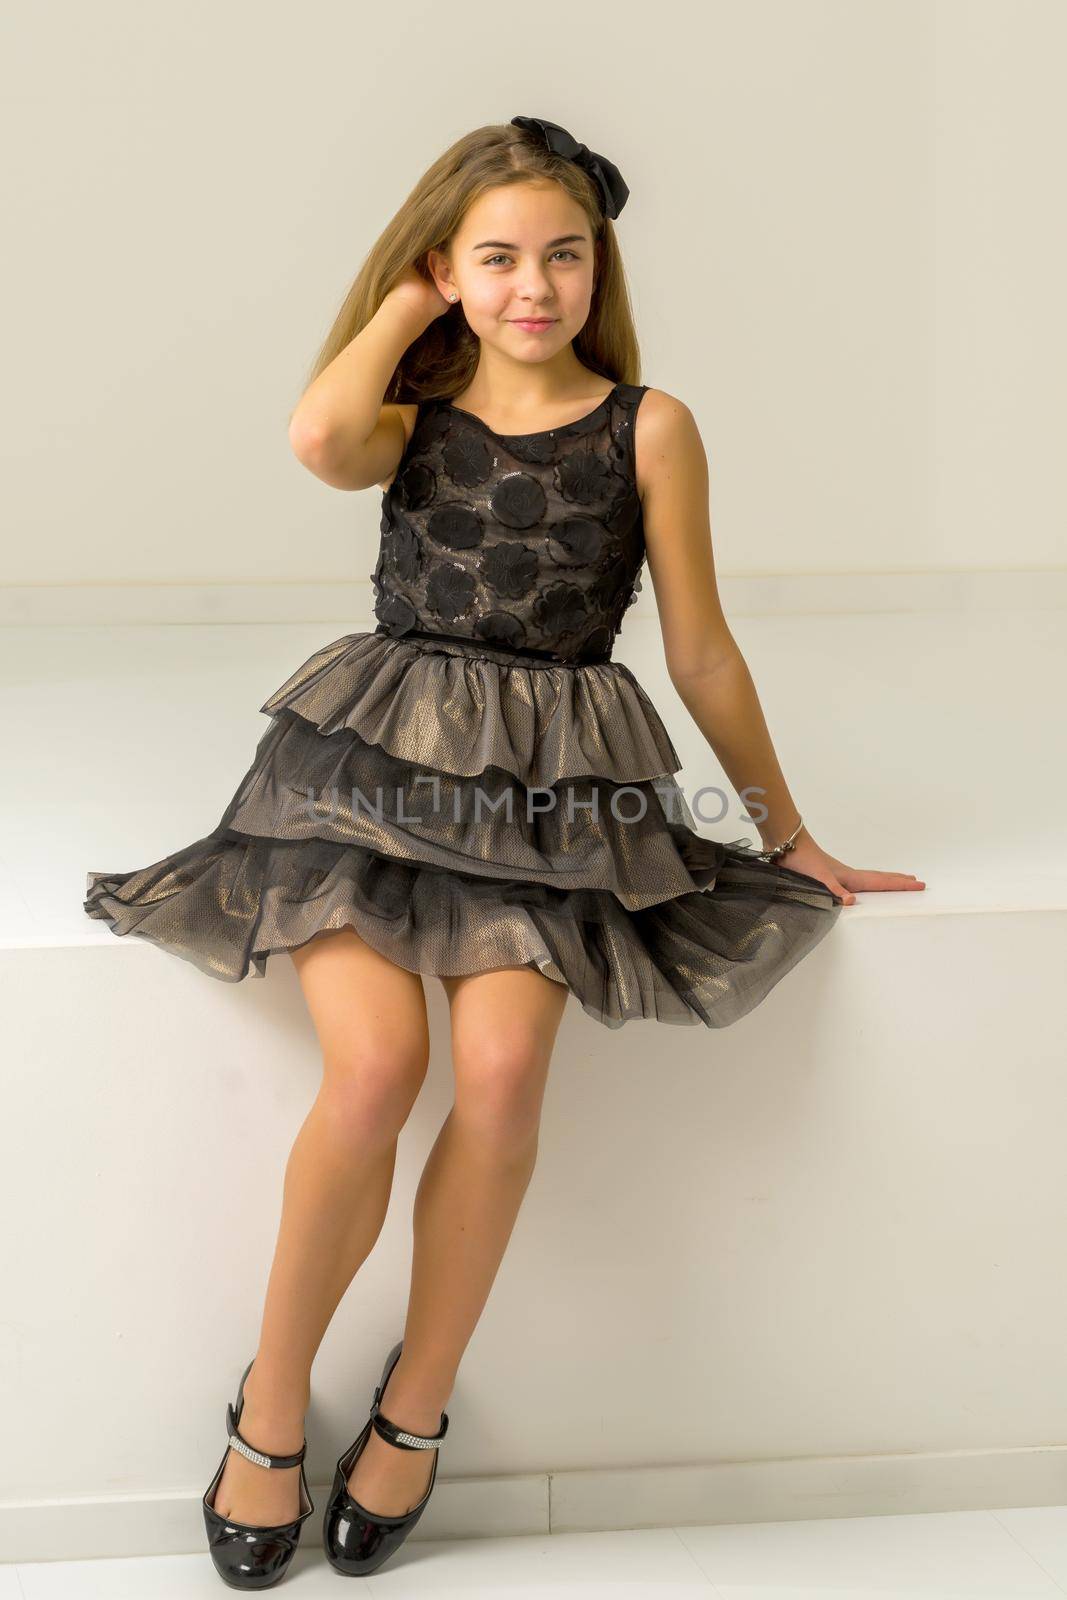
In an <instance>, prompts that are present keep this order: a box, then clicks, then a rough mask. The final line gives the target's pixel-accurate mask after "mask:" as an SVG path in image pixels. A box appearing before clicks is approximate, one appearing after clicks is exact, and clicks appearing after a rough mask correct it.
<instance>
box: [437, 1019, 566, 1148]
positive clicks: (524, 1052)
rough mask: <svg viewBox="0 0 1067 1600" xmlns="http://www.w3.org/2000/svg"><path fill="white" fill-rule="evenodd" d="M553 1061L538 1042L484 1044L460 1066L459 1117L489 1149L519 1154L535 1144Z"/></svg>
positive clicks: (516, 1040)
mask: <svg viewBox="0 0 1067 1600" xmlns="http://www.w3.org/2000/svg"><path fill="white" fill-rule="evenodd" d="M547 1070H548V1061H547V1059H546V1058H545V1050H544V1045H543V1043H542V1042H541V1041H539V1040H538V1039H537V1038H535V1037H532V1036H531V1037H523V1036H521V1035H520V1036H514V1035H513V1036H512V1037H511V1038H510V1039H506V1040H496V1041H494V1042H490V1041H485V1042H484V1043H483V1044H481V1045H479V1046H478V1047H477V1048H476V1049H474V1050H466V1051H464V1053H463V1055H462V1057H461V1058H460V1059H458V1060H457V1062H456V1066H455V1076H456V1115H457V1116H458V1117H459V1119H460V1120H461V1121H462V1122H463V1124H464V1125H465V1126H467V1127H470V1128H474V1129H476V1130H477V1132H478V1134H479V1136H480V1137H481V1138H482V1140H483V1141H484V1143H485V1144H486V1145H487V1146H491V1147H492V1148H493V1149H494V1150H496V1151H498V1152H500V1153H509V1152H511V1153H514V1154H520V1153H524V1152H526V1151H527V1150H528V1148H529V1146H530V1145H531V1144H534V1143H536V1140H537V1133H538V1129H539V1127H540V1123H541V1106H542V1103H543V1100H544V1091H545V1081H546V1075H547Z"/></svg>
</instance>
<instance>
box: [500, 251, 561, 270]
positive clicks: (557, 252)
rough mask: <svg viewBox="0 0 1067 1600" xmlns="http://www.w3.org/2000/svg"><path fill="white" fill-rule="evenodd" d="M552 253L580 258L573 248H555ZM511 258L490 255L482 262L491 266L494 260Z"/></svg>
mask: <svg viewBox="0 0 1067 1600" xmlns="http://www.w3.org/2000/svg"><path fill="white" fill-rule="evenodd" d="M552 254H553V255H556V256H570V258H571V260H572V261H577V259H578V257H577V256H576V255H575V253H574V251H573V250H553V252H552ZM510 260H511V257H510V256H505V255H496V256H490V257H489V258H488V260H486V261H483V262H482V266H483V267H491V266H492V265H493V262H494V261H510Z"/></svg>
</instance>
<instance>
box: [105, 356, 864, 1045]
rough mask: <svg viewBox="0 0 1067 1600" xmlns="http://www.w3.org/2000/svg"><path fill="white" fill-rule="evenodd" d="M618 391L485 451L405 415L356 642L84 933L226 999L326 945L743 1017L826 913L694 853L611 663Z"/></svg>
mask: <svg viewBox="0 0 1067 1600" xmlns="http://www.w3.org/2000/svg"><path fill="white" fill-rule="evenodd" d="M643 393H644V389H643V388H641V387H639V386H635V385H626V384H618V385H616V387H615V389H614V390H613V391H612V392H611V394H610V395H609V396H608V397H607V398H606V399H605V400H604V401H603V402H602V403H601V405H600V406H599V407H597V409H596V410H595V411H594V412H592V413H590V415H589V416H587V417H586V418H583V419H582V420H581V421H580V422H578V423H574V424H571V425H570V427H568V428H561V429H553V430H550V431H548V432H545V433H540V434H529V435H524V436H522V437H521V438H517V437H516V438H507V439H505V438H502V437H501V436H499V435H496V434H494V433H492V432H491V431H490V430H489V429H488V428H487V427H486V426H485V424H484V423H482V422H480V421H479V420H478V419H477V418H473V417H469V416H468V414H467V413H465V412H461V411H459V410H457V409H456V408H455V407H452V406H450V405H448V404H447V403H445V402H430V403H429V404H428V405H426V406H423V407H421V408H420V411H419V415H418V418H417V421H416V426H415V428H414V431H413V433H412V436H411V439H410V441H409V445H408V449H407V451H406V452H405V455H404V458H403V460H402V461H401V463H400V466H399V469H398V472H397V474H396V476H395V478H394V480H393V483H392V484H391V485H390V488H389V490H388V491H387V492H386V494H385V496H384V497H383V502H382V505H383V516H382V538H381V548H380V551H379V558H378V564H377V566H376V568H375V572H374V574H373V576H374V582H375V592H376V616H377V619H378V625H377V627H376V629H375V631H374V632H373V633H355V634H348V635H345V636H344V637H343V638H340V639H336V640H334V641H332V642H331V643H330V644H327V645H324V646H323V647H322V648H321V649H320V650H318V651H316V652H315V654H314V655H312V656H311V657H310V658H309V659H308V660H307V661H305V662H303V663H302V664H301V665H300V666H299V667H297V669H296V670H295V671H294V672H293V673H292V674H291V675H290V677H289V678H288V679H287V680H286V681H285V682H284V683H283V684H281V686H280V687H279V688H278V689H276V690H275V691H274V692H273V693H272V694H271V695H270V696H268V698H267V700H266V701H265V702H264V703H263V705H262V707H261V710H262V711H263V712H264V714H265V715H267V716H268V717H269V719H270V721H269V724H268V726H267V728H266V730H265V732H264V734H263V736H262V738H261V739H260V741H259V744H258V747H257V749H256V751H255V753H254V756H253V759H252V761H251V764H250V766H249V768H248V770H247V772H246V773H245V775H244V777H243V779H242V780H241V783H240V784H239V785H238V787H237V789H236V791H235V793H234V795H233V798H232V800H231V801H230V804H229V805H228V807H227V808H226V811H225V813H224V814H223V816H222V818H221V819H220V821H219V823H218V825H217V826H216V827H215V828H214V829H213V830H212V831H211V832H210V833H208V834H206V835H205V836H204V837H203V838H202V839H198V840H196V841H195V842H193V843H192V844H189V845H186V846H185V847H184V848H182V849H179V850H177V851H175V852H174V853H173V854H171V855H168V856H166V857H164V858H163V860H161V861H158V862H156V863H154V864H153V865H151V866H148V867H142V868H139V869H137V870H135V871H130V872H111V873H104V872H90V873H89V874H88V876H87V894H86V898H85V901H84V909H85V911H86V913H87V914H88V915H89V916H91V917H94V918H97V919H100V920H103V921H105V922H106V923H107V924H108V926H109V927H110V929H111V931H112V932H114V933H115V934H117V935H119V936H124V935H127V934H135V935H137V936H139V937H141V938H143V939H145V940H147V941H148V942H150V943H154V944H156V945H157V946H159V947H160V948H162V949H164V950H167V951H169V952H171V953H172V954H175V955H178V956H180V957H182V958H184V959H186V960H188V961H190V962H192V963H193V964H194V965H196V966H197V967H199V968H200V969H201V970H202V971H204V972H206V973H207V974H209V975H210V976H213V977H216V978H220V979H223V980H225V981H230V982H235V981H239V980H240V979H242V978H244V977H245V976H246V975H248V973H249V972H250V971H251V972H254V973H255V974H256V975H257V976H263V975H264V973H265V971H266V967H267V962H268V958H269V956H270V955H271V954H273V953H275V952H279V951H287V950H291V949H294V948H295V947H296V946H297V945H301V944H304V943H305V942H306V941H307V940H309V939H311V938H313V937H315V936H316V935H317V934H319V933H324V932H327V931H330V930H334V929H339V928H343V927H350V928H354V929H355V931H356V932H357V933H358V934H359V935H360V936H361V937H362V938H363V939H365V940H366V941H367V942H368V943H369V944H371V945H372V946H373V947H374V948H375V949H377V950H379V951H380V952H381V953H382V954H384V955H386V956H388V957H389V958H390V959H391V960H393V961H395V962H396V963H398V964H399V965H400V966H403V967H406V968H407V969H409V970H410V971H414V972H422V973H426V974H436V975H439V976H457V975H460V974H463V973H476V972H485V971H488V970H490V969H492V968H498V967H505V966H531V967H534V968H536V969H537V970H539V971H541V972H542V973H544V974H545V976H546V977H548V978H550V979H552V980H553V981H555V982H558V983H562V984H564V985H566V986H567V987H568V988H569V989H570V990H571V991H572V993H573V994H574V995H575V996H576V998H577V1000H578V1001H579V1003H580V1004H581V1006H582V1007H583V1009H584V1010H585V1011H586V1012H587V1013H588V1014H589V1015H590V1016H592V1017H593V1018H595V1019H596V1020H597V1021H598V1022H601V1023H603V1024H605V1025H606V1026H607V1027H611V1028H615V1027H619V1026H621V1025H622V1024H623V1023H625V1022H627V1021H630V1020H633V1019H638V1018H648V1019H653V1020H655V1021H659V1022H668V1023H680V1024H690V1025H691V1024H695V1023H703V1024H704V1025H705V1026H707V1027H725V1026H727V1025H729V1024H730V1023H732V1022H734V1021H736V1020H737V1019H738V1018H740V1017H742V1016H744V1015H745V1014H746V1013H747V1012H748V1011H750V1010H751V1009H752V1008H753V1007H754V1006H755V1005H757V1004H758V1003H759V1002H760V1000H762V999H763V997H764V996H765V995H766V994H767V993H768V991H769V990H770V989H771V988H772V987H773V986H774V985H775V984H776V983H777V982H779V980H780V979H781V978H783V977H784V976H785V974H786V973H787V972H789V971H790V970H791V969H792V967H794V966H795V965H796V963H797V962H798V961H800V960H801V959H802V957H803V956H804V955H805V954H806V953H807V952H808V951H809V950H810V949H811V948H812V947H813V946H814V945H815V944H816V943H818V941H819V940H821V939H822V938H823V937H824V936H825V935H826V934H827V932H828V931H829V929H830V927H831V926H832V925H833V922H834V920H835V919H836V916H837V914H838V912H839V910H840V906H841V901H840V900H839V899H838V898H837V897H836V896H834V895H833V894H832V893H831V892H830V890H828V889H827V888H826V887H825V885H823V884H822V883H820V882H818V880H816V879H814V878H810V877H807V876H806V875H804V874H803V873H798V872H794V871H792V870H790V869H789V868H788V867H785V866H783V865H780V864H779V865H770V864H767V863H765V862H761V861H759V860H758V859H755V858H754V853H753V847H752V846H751V845H749V843H748V842H747V841H745V840H734V841H732V842H730V843H724V842H721V841H719V840H715V839H710V838H708V837H706V836H704V835H701V834H699V833H698V832H697V831H696V826H695V822H694V819H693V816H692V814H691V812H690V810H689V806H688V804H687V802H686V799H685V796H684V793H683V791H682V788H681V786H680V785H679V783H678V781H677V778H676V777H675V774H676V773H677V772H678V771H679V770H680V767H681V762H680V760H679V757H678V754H677V751H676V750H675V748H674V745H673V743H672V742H671V739H670V736H669V734H668V732H667V730H666V728H665V727H664V725H663V722H662V720H661V718H660V716H659V714H658V712H657V711H656V708H655V706H654V705H653V704H652V702H651V701H650V700H649V698H648V696H647V695H646V693H645V691H644V690H643V689H642V687H641V685H640V684H639V683H638V681H637V679H636V678H635V677H634V675H633V674H632V673H631V672H630V671H629V670H628V669H627V668H626V667H625V666H623V665H622V664H621V663H619V662H614V661H612V660H611V649H612V646H613V643H614V640H615V637H616V636H617V633H618V630H619V627H620V625H621V621H622V617H623V614H624V613H625V610H626V608H627V606H628V605H629V604H630V603H631V601H632V600H633V598H634V594H635V586H636V585H637V584H638V583H639V573H640V568H641V565H642V563H643V560H644V535H643V528H642V522H641V504H640V499H639V497H638V495H637V492H636V483H635V475H634V465H633V437H634V434H633V430H634V420H635V415H636V412H637V408H638V405H639V403H640V400H641V396H642V395H643Z"/></svg>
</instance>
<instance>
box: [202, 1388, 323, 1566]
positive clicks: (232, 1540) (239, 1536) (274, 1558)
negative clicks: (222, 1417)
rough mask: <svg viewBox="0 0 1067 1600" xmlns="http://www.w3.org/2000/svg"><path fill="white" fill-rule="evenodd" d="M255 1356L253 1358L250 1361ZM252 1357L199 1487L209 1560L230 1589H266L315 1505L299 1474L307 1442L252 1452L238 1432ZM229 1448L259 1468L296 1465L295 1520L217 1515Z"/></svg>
mask: <svg viewBox="0 0 1067 1600" xmlns="http://www.w3.org/2000/svg"><path fill="white" fill-rule="evenodd" d="M254 1360H255V1357H254V1356H253V1358H252V1361H254ZM252 1361H250V1362H249V1363H248V1365H247V1367H246V1368H245V1370H244V1372H243V1373H242V1374H241V1384H240V1387H239V1388H238V1390H237V1403H236V1405H232V1406H230V1405H228V1406H227V1407H226V1432H227V1433H228V1434H229V1436H230V1439H229V1443H228V1444H227V1446H226V1449H225V1450H224V1451H223V1453H222V1460H221V1461H220V1462H219V1470H218V1471H217V1472H216V1474H215V1476H214V1477H213V1478H212V1480H211V1482H210V1484H209V1485H208V1487H207V1489H206V1490H205V1491H204V1499H203V1507H204V1526H205V1527H206V1529H207V1537H208V1549H209V1551H210V1553H211V1559H212V1561H213V1562H214V1563H215V1571H216V1572H217V1573H218V1574H219V1577H220V1578H222V1579H223V1581H224V1582H225V1583H228V1584H229V1585H230V1587H231V1589H269V1588H270V1586H271V1584H273V1583H277V1582H278V1581H279V1579H281V1578H283V1577H284V1576H285V1571H286V1568H287V1567H288V1565H289V1563H290V1561H291V1560H292V1559H293V1552H294V1551H295V1550H296V1547H297V1544H298V1543H299V1540H300V1529H301V1528H302V1527H303V1525H304V1523H305V1522H306V1521H307V1519H308V1517H310V1515H311V1513H312V1512H313V1511H314V1509H315V1507H314V1504H313V1503H312V1499H311V1495H310V1493H309V1492H308V1485H307V1478H306V1477H305V1476H304V1457H305V1455H306V1454H307V1447H308V1442H307V1440H306V1439H305V1440H304V1442H303V1444H302V1445H301V1446H300V1449H299V1450H297V1451H296V1452H295V1453H294V1454H293V1455H291V1456H272V1455H268V1454H267V1452H266V1451H265V1450H256V1449H255V1448H254V1447H253V1446H252V1445H250V1444H249V1442H248V1440H247V1439H244V1438H242V1436H241V1435H240V1434H239V1433H238V1431H237V1424H238V1423H239V1422H240V1420H241V1412H242V1411H243V1410H244V1404H245V1379H246V1378H247V1377H248V1374H249V1373H250V1372H251V1370H252ZM231 1450H237V1451H239V1452H240V1454H241V1455H243V1456H247V1457H248V1459H249V1461H255V1462H257V1463H258V1465H259V1466H261V1467H296V1466H299V1468H300V1498H301V1504H302V1505H304V1506H305V1507H306V1509H305V1510H303V1511H301V1513H300V1515H299V1516H298V1517H297V1518H296V1520H295V1521H294V1522H283V1523H281V1524H279V1526H277V1527H255V1526H253V1525H252V1524H251V1523H247V1522H230V1521H229V1520H228V1519H227V1518H226V1517H220V1516H219V1514H218V1512H217V1511H216V1510H215V1508H214V1506H213V1505H212V1504H211V1502H212V1500H213V1499H214V1496H215V1491H216V1489H217V1488H218V1486H219V1483H220V1482H221V1480H222V1474H223V1471H224V1469H225V1466H226V1462H227V1460H228V1459H229V1453H230V1451H231Z"/></svg>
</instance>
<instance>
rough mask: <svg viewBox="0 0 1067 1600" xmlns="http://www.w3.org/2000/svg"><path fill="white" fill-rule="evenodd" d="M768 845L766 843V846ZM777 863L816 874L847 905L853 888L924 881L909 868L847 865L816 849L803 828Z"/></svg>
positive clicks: (851, 902) (906, 885) (893, 886)
mask: <svg viewBox="0 0 1067 1600" xmlns="http://www.w3.org/2000/svg"><path fill="white" fill-rule="evenodd" d="M768 848H769V846H768ZM778 863H779V865H780V866H783V867H791V868H792V869H793V871H794V872H804V873H806V874H807V876H808V877H809V878H818V880H819V882H820V883H825V885H826V887H827V888H828V889H832V890H833V892H834V894H836V895H840V896H841V898H842V900H844V902H845V904H846V905H847V906H851V905H855V903H856V891H857V890H858V891H859V892H860V893H866V891H867V890H869V889H874V890H886V889H925V888H926V884H925V883H924V882H923V880H922V879H921V878H917V877H916V876H915V874H914V873H913V872H871V871H867V870H865V869H864V868H862V867H848V866H846V865H845V863H844V862H843V861H838V860H837V858H836V857H835V856H831V855H827V853H826V851H825V850H820V848H819V846H818V845H817V844H816V843H815V840H814V839H813V838H812V837H811V834H810V833H809V832H808V830H807V828H802V829H801V831H800V833H799V835H798V836H797V842H796V848H795V849H793V850H787V851H786V853H785V855H784V856H779V858H778Z"/></svg>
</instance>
